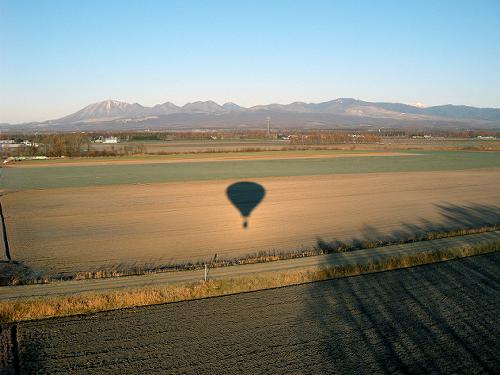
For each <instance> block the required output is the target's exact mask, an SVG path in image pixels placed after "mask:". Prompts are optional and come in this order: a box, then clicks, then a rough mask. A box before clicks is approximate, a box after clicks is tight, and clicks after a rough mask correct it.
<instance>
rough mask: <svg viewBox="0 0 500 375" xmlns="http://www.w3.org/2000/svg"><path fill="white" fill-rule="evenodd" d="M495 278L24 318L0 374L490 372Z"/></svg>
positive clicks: (310, 287) (466, 270)
mask: <svg viewBox="0 0 500 375" xmlns="http://www.w3.org/2000/svg"><path fill="white" fill-rule="evenodd" d="M499 275H500V253H492V254H488V255H483V256H477V257H469V258H464V259H461V260H454V261H448V262H442V263H437V264H433V265H426V266H421V267H413V268H408V269H403V270H396V271H389V272H382V273H376V274H368V275H362V276H357V277H348V278H342V279H335V280H330V281H325V282H316V283H310V284H303V285H299V286H292V287H286V288H278V289H272V290H266V291H259V292H252V293H243V294H239V295H232V296H226V297H218V298H208V299H203V300H196V301H188V302H180V303H172V304H165V305H156V306H149V307H142V308H133V309H124V310H118V311H112V312H105V313H98V314H92V315H86V316H74V317H67V318H57V319H47V320H41V321H33V322H25V323H20V324H18V325H17V326H3V327H2V333H1V335H0V336H1V337H0V343H1V345H2V358H3V361H1V363H3V364H6V366H8V367H6V368H4V371H3V372H4V373H6V374H8V373H9V371H10V372H11V373H15V372H16V371H17V372H19V373H23V374H24V373H26V374H30V373H35V372H36V373H39V374H46V373H50V374H68V373H71V374H123V373H148V374H150V373H162V374H181V373H182V374H215V373H249V374H256V373H259V374H262V373H289V374H290V373H294V374H298V373H315V374H325V373H329V374H334V373H342V374H351V373H416V374H419V373H420V374H427V373H492V374H493V373H497V374H498V373H499V372H500V357H499V356H498V353H500V330H499V329H498V327H499V326H500V321H499V320H500V319H499V317H500V293H499V292H498V291H499V290H500V276H499ZM13 353H14V355H13ZM0 372H2V370H1V369H0Z"/></svg>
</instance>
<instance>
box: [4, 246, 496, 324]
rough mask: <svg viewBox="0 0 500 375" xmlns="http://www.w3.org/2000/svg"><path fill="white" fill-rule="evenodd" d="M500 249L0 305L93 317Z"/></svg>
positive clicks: (25, 312) (20, 313)
mask: <svg viewBox="0 0 500 375" xmlns="http://www.w3.org/2000/svg"><path fill="white" fill-rule="evenodd" d="M499 250H500V241H494V242H490V243H486V244H480V245H476V246H459V247H453V248H447V249H440V250H437V251H433V252H427V253H423V254H418V255H404V256H397V257H389V258H386V259H384V260H381V261H374V262H368V263H365V264H353V265H348V266H341V267H338V266H337V267H335V266H331V267H322V268H314V269H306V270H300V271H293V272H284V273H274V274H273V273H271V274H266V275H262V276H256V277H239V278H230V279H221V280H210V281H208V282H195V283H188V284H174V285H169V286H159V287H148V288H141V289H135V290H134V289H132V290H123V289H122V290H119V291H113V292H106V293H88V294H80V295H74V296H60V297H50V298H39V299H25V300H12V301H2V302H0V321H1V322H14V321H23V320H33V319H43V318H49V317H55V316H68V315H76V314H86V313H94V312H98V311H106V310H113V309H120V308H127V307H136V306H145V305H152V304H160V303H168V302H176V301H184V300H192V299H199V298H207V297H215V296H222V295H228V294H235V293H243V292H250V291H255V290H261V289H269V288H277V287H283V286H289V285H297V284H301V283H307V282H314V281H320V280H327V279H331V278H337V277H346V276H354V275H360V274H364V273H372V272H381V271H388V270H393V269H399V268H406V267H412V266H418V265H423V264H429V263H435V262H441V261H445V260H450V259H457V258H463V257H467V256H473V255H479V254H486V253H490V252H495V251H499Z"/></svg>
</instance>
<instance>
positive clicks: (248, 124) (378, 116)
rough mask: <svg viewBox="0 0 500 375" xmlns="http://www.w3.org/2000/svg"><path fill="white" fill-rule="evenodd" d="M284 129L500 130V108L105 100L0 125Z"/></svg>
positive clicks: (341, 101) (338, 101) (344, 101)
mask: <svg viewBox="0 0 500 375" xmlns="http://www.w3.org/2000/svg"><path fill="white" fill-rule="evenodd" d="M268 117H269V118H270V121H271V123H272V125H273V126H279V127H281V128H324V129H327V128H328V129H330V128H342V127H348V128H353V127H442V128H448V129H449V128H454V129H473V128H483V129H500V108H477V107H470V106H463V105H451V104H448V105H440V106H433V107H422V106H413V105H408V104H402V103H385V102H366V101H362V100H357V99H352V98H339V99H335V100H331V101H327V102H322V103H304V102H294V103H291V104H286V105H284V104H268V105H257V106H254V107H250V108H245V107H241V106H239V105H237V104H235V103H225V104H223V105H219V104H217V103H215V102H214V101H197V102H193V103H188V104H186V105H184V106H177V105H175V104H173V103H170V102H166V103H163V104H157V105H155V106H153V107H146V106H142V105H140V104H138V103H132V104H131V103H126V102H120V101H117V100H105V101H102V102H99V103H94V104H90V105H88V106H86V107H85V108H82V109H81V110H79V111H77V112H75V113H73V114H70V115H68V116H65V117H62V118H60V119H56V120H50V121H45V122H35V123H25V124H16V125H9V124H1V125H0V128H2V130H13V129H24V130H27V129H28V130H29V129H31V130H40V131H44V130H47V131H50V130H141V129H195V128H219V129H223V128H233V129H234V128H255V127H261V126H263V125H264V124H265V123H266V122H267V118H268Z"/></svg>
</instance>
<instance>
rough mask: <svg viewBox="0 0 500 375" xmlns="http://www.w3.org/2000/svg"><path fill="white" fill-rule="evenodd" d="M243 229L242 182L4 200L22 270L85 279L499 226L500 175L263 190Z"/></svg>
mask: <svg viewBox="0 0 500 375" xmlns="http://www.w3.org/2000/svg"><path fill="white" fill-rule="evenodd" d="M254 181H256V182H258V183H260V184H262V185H263V186H264V187H265V189H266V197H265V199H264V201H263V202H262V203H261V204H260V205H259V206H258V207H257V208H256V209H255V211H254V212H253V214H252V215H251V217H250V221H249V228H248V229H247V230H245V229H243V228H242V219H241V217H240V215H239V213H238V211H237V210H236V209H235V208H234V207H233V206H232V205H231V204H230V203H229V201H228V200H227V198H226V196H225V189H226V187H227V186H228V185H229V184H231V183H233V182H235V181H234V180H231V181H228V180H218V181H199V182H182V183H177V182H172V183H161V184H148V185H118V186H104V187H86V188H65V189H47V190H25V191H20V192H15V193H10V194H7V195H5V196H3V198H2V202H3V206H4V211H5V212H6V213H7V215H6V223H7V229H8V234H9V244H10V249H11V250H10V251H11V255H12V258H13V259H16V260H18V261H21V262H23V263H24V264H26V265H27V266H29V267H31V268H32V269H36V270H37V269H38V270H40V269H41V270H45V271H50V272H77V271H89V270H96V269H103V268H115V267H117V266H118V265H123V264H127V265H129V264H138V265H142V264H168V263H182V262H187V261H198V260H208V259H210V258H212V257H213V256H214V254H215V253H217V254H218V256H219V257H226V258H230V257H238V256H242V255H245V254H249V253H253V252H258V251H269V250H280V251H289V250H293V249H297V248H301V247H313V246H316V245H317V243H318V240H319V239H321V241H323V242H330V241H333V240H335V239H339V240H343V241H351V240H353V239H369V238H377V239H379V238H381V237H383V236H388V235H390V236H392V237H393V238H397V237H398V236H404V235H405V233H413V234H414V233H417V232H419V231H423V232H424V231H431V230H440V229H443V228H454V227H464V226H465V227H467V226H478V225H485V224H491V223H495V224H496V223H498V221H499V220H498V219H499V209H498V207H499V206H500V195H499V194H498V186H499V185H500V173H499V170H498V169H493V170H492V169H489V170H486V169H485V170H468V171H439V172H411V173H409V172H408V173H406V172H405V173H381V174H355V175H352V174H351V175H326V176H305V177H279V178H258V179H255V180H254Z"/></svg>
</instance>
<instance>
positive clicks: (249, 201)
mask: <svg viewBox="0 0 500 375" xmlns="http://www.w3.org/2000/svg"><path fill="white" fill-rule="evenodd" d="M226 194H227V197H228V198H229V200H230V201H231V203H232V204H234V206H235V207H236V208H237V209H238V210H239V211H240V213H241V216H243V228H245V229H246V228H248V217H249V216H250V213H251V212H252V210H253V209H254V208H255V207H256V206H257V205H258V204H259V203H260V202H261V201H262V199H264V196H265V195H266V189H264V187H263V186H262V185H260V184H257V183H255V182H251V181H241V182H236V183H234V184H232V185H229V186H228V187H227V189H226Z"/></svg>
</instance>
